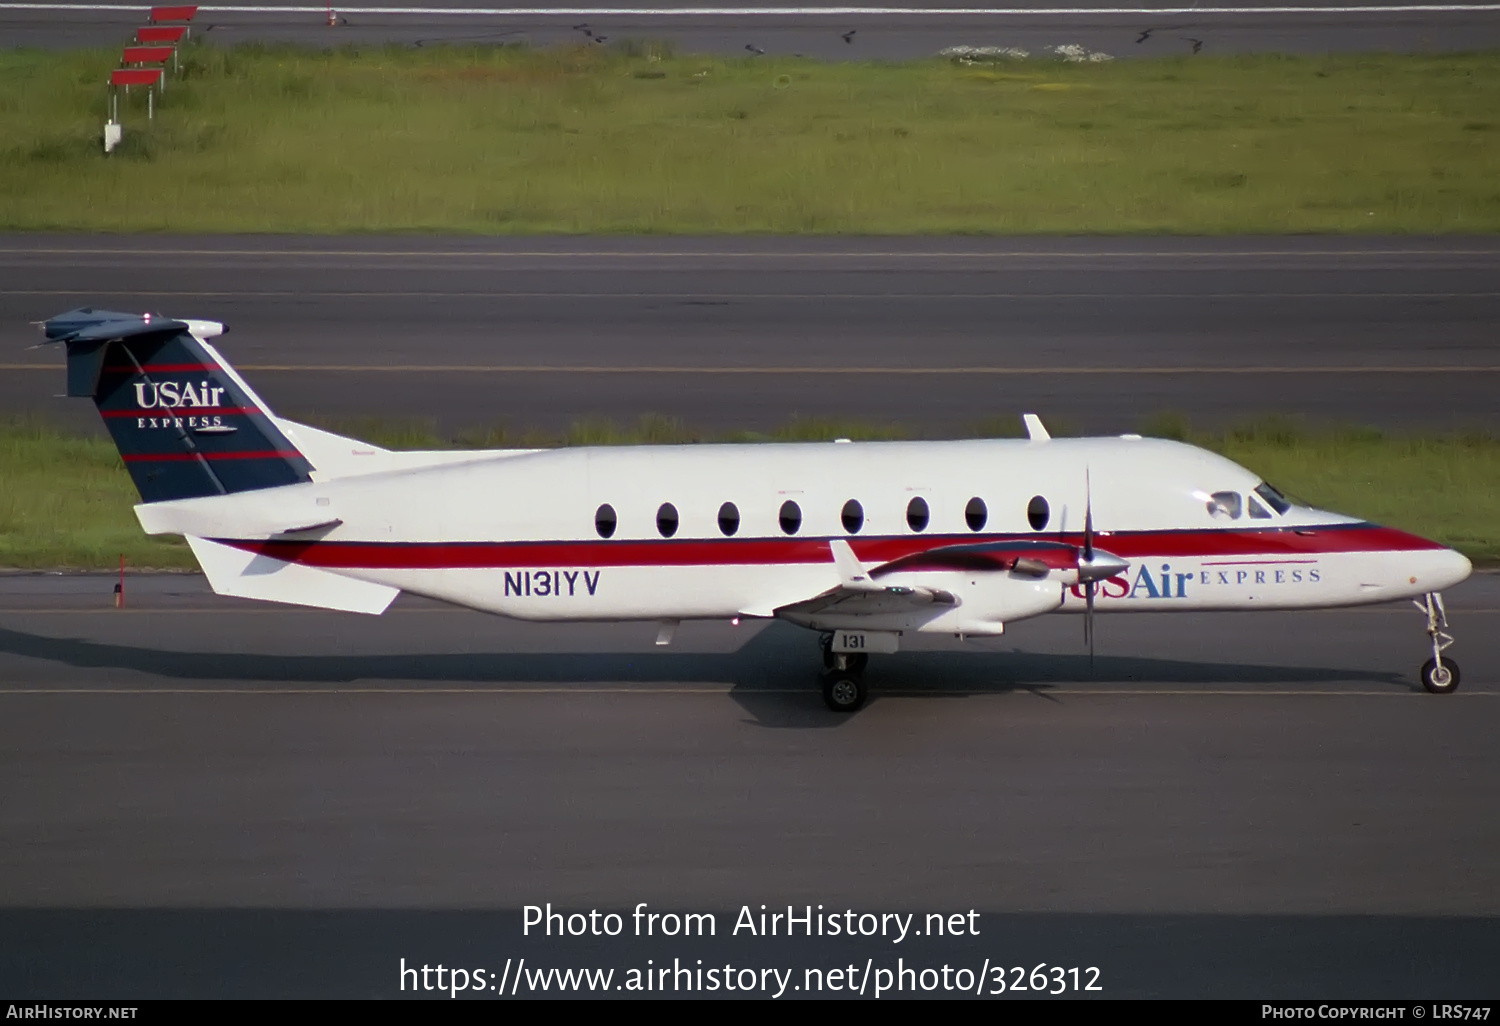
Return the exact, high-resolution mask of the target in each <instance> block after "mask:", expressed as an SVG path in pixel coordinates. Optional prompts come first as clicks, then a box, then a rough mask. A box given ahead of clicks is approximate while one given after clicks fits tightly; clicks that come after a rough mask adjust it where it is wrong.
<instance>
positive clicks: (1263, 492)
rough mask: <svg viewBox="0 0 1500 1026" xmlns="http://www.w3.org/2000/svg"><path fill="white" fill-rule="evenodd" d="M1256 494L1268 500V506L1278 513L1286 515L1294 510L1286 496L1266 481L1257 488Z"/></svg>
mask: <svg viewBox="0 0 1500 1026" xmlns="http://www.w3.org/2000/svg"><path fill="white" fill-rule="evenodd" d="M1255 494H1256V495H1259V496H1260V497H1261V498H1262V499H1264V500H1266V505H1267V506H1270V507H1271V508H1272V509H1274V510H1275V511H1276V512H1277V513H1282V514H1284V513H1286V511H1287V510H1289V509H1291V508H1292V504H1291V503H1290V502H1288V501H1287V498H1286V496H1285V495H1282V494H1281V493H1280V492H1278V491H1277V490H1276V489H1275V488H1272V487H1271V486H1270V485H1269V484H1267V483H1266V482H1265V481H1262V482H1261V483H1260V484H1258V485H1256V486H1255Z"/></svg>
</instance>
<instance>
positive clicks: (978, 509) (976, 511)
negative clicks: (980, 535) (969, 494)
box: [964, 495, 990, 531]
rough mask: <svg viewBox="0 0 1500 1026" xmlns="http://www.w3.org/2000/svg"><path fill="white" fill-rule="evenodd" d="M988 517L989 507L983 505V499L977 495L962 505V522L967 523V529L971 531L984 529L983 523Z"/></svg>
mask: <svg viewBox="0 0 1500 1026" xmlns="http://www.w3.org/2000/svg"><path fill="white" fill-rule="evenodd" d="M989 519H990V511H989V508H988V507H986V506H985V504H984V500H983V499H981V498H980V497H979V496H977V495H976V496H974V498H972V499H970V500H969V504H968V505H967V506H965V507H964V523H966V524H968V525H969V530H971V531H982V530H984V525H985V523H986V522H987V521H988V520H989Z"/></svg>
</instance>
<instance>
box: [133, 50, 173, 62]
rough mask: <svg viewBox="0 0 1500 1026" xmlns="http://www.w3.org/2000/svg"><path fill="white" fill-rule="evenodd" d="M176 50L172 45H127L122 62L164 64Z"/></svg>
mask: <svg viewBox="0 0 1500 1026" xmlns="http://www.w3.org/2000/svg"><path fill="white" fill-rule="evenodd" d="M176 51H177V48H176V47H174V46H127V47H126V48H125V58H124V63H126V64H165V63H166V62H167V61H169V60H171V59H172V54H174V53H175V52H176Z"/></svg>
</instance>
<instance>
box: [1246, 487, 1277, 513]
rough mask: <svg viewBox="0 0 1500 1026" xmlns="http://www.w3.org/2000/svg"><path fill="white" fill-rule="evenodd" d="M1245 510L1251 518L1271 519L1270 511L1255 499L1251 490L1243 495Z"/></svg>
mask: <svg viewBox="0 0 1500 1026" xmlns="http://www.w3.org/2000/svg"><path fill="white" fill-rule="evenodd" d="M1245 510H1246V512H1248V513H1249V514H1250V519H1251V520H1270V519H1271V511H1270V510H1268V509H1266V507H1264V506H1262V505H1261V504H1260V502H1259V501H1257V500H1256V498H1255V494H1254V493H1253V492H1252V493H1251V494H1249V495H1247V496H1245Z"/></svg>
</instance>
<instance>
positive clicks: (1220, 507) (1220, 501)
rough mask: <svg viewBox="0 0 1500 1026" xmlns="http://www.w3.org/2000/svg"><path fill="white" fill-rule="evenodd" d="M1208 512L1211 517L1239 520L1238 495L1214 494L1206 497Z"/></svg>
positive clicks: (1227, 493) (1231, 493)
mask: <svg viewBox="0 0 1500 1026" xmlns="http://www.w3.org/2000/svg"><path fill="white" fill-rule="evenodd" d="M1199 494H1202V493H1199ZM1208 512H1209V514H1210V515H1211V516H1216V517H1228V518H1229V519H1230V520H1238V519H1239V518H1240V493H1239V492H1214V493H1213V494H1212V495H1210V496H1209V497H1208Z"/></svg>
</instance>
